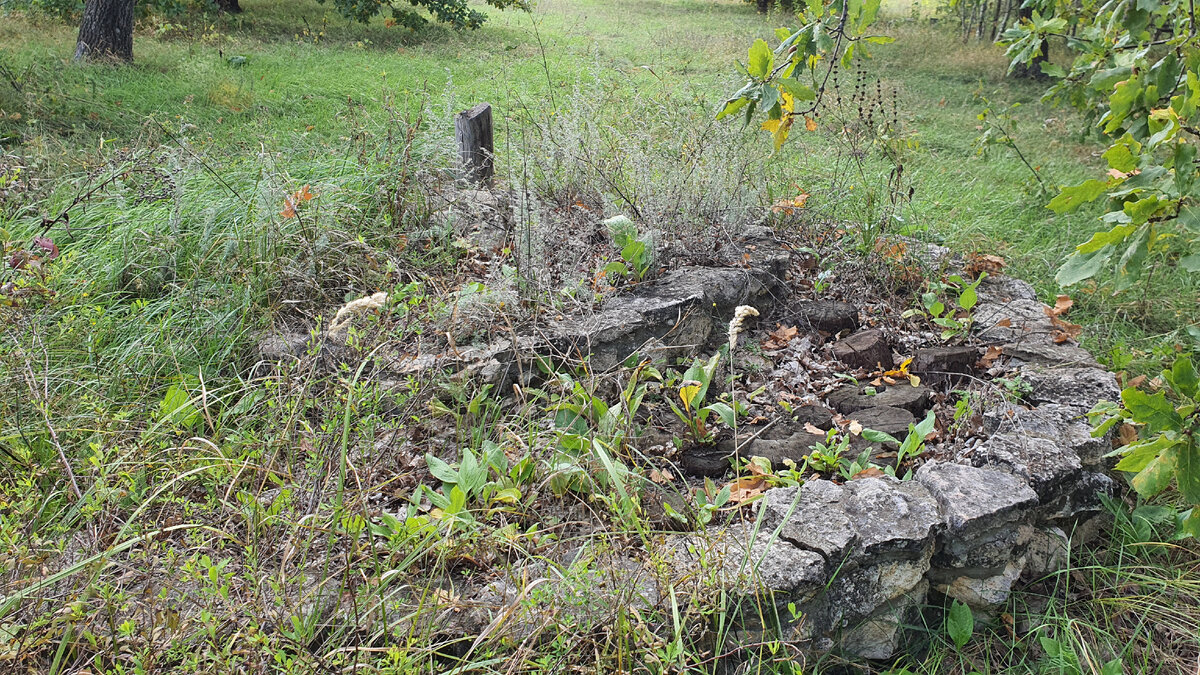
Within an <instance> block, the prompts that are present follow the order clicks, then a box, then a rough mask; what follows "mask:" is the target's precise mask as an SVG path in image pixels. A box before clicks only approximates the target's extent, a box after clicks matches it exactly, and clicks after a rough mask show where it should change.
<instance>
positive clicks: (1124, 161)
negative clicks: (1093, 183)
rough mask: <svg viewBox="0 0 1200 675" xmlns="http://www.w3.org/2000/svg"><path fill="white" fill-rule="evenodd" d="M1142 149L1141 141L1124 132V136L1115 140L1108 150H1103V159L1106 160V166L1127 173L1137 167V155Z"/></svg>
mask: <svg viewBox="0 0 1200 675" xmlns="http://www.w3.org/2000/svg"><path fill="white" fill-rule="evenodd" d="M1141 150H1142V145H1141V143H1138V142H1137V141H1135V140H1134V139H1133V136H1131V135H1129V134H1125V137H1124V138H1122V139H1121V140H1119V141H1117V142H1116V143H1114V144H1113V145H1112V147H1110V148H1109V149H1108V150H1105V151H1104V159H1106V160H1108V166H1109V167H1110V168H1113V169H1116V170H1117V171H1121V172H1123V173H1129V172H1131V171H1133V170H1134V169H1136V168H1138V158H1137V155H1138V153H1140V152H1141Z"/></svg>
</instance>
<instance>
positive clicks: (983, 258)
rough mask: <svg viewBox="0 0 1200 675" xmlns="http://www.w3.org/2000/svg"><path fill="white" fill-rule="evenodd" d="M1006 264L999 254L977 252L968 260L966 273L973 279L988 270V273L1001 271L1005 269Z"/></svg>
mask: <svg viewBox="0 0 1200 675" xmlns="http://www.w3.org/2000/svg"><path fill="white" fill-rule="evenodd" d="M1005 264H1006V263H1005V261H1004V258H1001V257H1000V256H998V255H985V254H982V253H976V254H974V255H972V256H971V257H970V259H969V260H968V261H967V266H966V273H967V274H968V275H970V276H971V278H972V279H978V278H979V275H980V274H981V273H983V272H987V273H988V274H998V273H1000V272H1001V271H1002V270H1003V269H1004V266H1005Z"/></svg>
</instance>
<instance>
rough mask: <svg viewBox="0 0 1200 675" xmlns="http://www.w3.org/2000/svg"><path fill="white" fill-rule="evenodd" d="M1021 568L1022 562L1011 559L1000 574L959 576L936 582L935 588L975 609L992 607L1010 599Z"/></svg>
mask: <svg viewBox="0 0 1200 675" xmlns="http://www.w3.org/2000/svg"><path fill="white" fill-rule="evenodd" d="M1021 570H1022V567H1021V565H1020V564H1018V563H1017V562H1015V561H1010V562H1009V563H1008V564H1007V565H1005V566H1004V570H1003V571H1001V572H1000V573H999V574H994V575H992V576H988V577H983V578H976V577H972V576H968V575H964V576H959V577H955V578H954V579H953V580H951V581H949V582H947V583H939V584H935V585H934V588H935V589H936V590H937V591H938V592H940V593H942V594H944V595H948V596H950V597H951V598H954V599H955V600H959V601H961V602H963V603H965V604H967V605H968V606H970V607H971V608H973V609H991V608H994V607H999V606H1001V605H1003V604H1004V603H1005V602H1007V601H1008V595H1009V593H1010V592H1011V591H1012V586H1013V583H1014V582H1015V581H1016V580H1017V579H1018V578H1020V576H1021Z"/></svg>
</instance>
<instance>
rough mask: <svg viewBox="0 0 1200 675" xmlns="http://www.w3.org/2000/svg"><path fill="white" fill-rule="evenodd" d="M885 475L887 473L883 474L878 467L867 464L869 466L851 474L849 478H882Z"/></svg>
mask: <svg viewBox="0 0 1200 675" xmlns="http://www.w3.org/2000/svg"><path fill="white" fill-rule="evenodd" d="M886 475H887V474H885V473H884V472H883V471H881V470H880V469H879V467H875V466H869V467H867V468H865V469H863V470H862V471H859V472H858V473H856V474H854V475H853V476H851V477H850V480H856V479H859V478H882V477H884V476H886Z"/></svg>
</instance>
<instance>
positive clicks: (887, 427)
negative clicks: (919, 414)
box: [847, 406, 916, 440]
mask: <svg viewBox="0 0 1200 675" xmlns="http://www.w3.org/2000/svg"><path fill="white" fill-rule="evenodd" d="M847 417H849V418H850V419H851V420H854V421H856V422H858V423H859V424H861V425H862V426H863V428H864V429H874V430H875V431H882V432H883V433H885V434H891V435H893V436H895V437H896V438H898V439H900V440H904V436H905V435H906V434H907V433H908V425H910V424H914V423H916V418H915V417H913V414H912V413H910V412H909V411H907V410H905V409H904V408H893V407H891V406H878V407H875V408H866V409H864V410H859V411H857V412H853V413H850V414H849V415H847Z"/></svg>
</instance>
